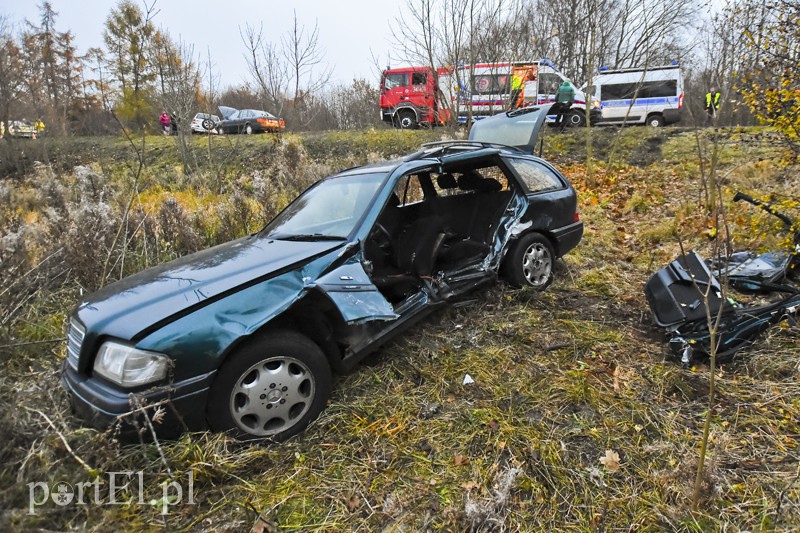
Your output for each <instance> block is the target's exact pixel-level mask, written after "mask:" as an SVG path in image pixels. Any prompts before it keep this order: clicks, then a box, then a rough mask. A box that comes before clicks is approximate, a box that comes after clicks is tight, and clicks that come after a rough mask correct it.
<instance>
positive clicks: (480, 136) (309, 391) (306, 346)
mask: <svg viewBox="0 0 800 533" xmlns="http://www.w3.org/2000/svg"><path fill="white" fill-rule="evenodd" d="M546 114H547V108H525V109H523V110H519V111H515V112H510V113H504V114H501V115H497V116H495V117H491V118H487V119H484V120H482V121H480V122H477V123H476V124H475V125H474V126H473V129H472V131H471V133H470V140H468V141H448V142H443V143H434V144H432V145H425V146H424V147H423V149H422V150H421V151H419V152H417V153H414V154H411V155H409V156H407V157H405V158H403V159H401V160H396V161H391V162H386V163H383V164H378V165H370V166H364V167H358V168H353V169H349V170H345V171H343V172H340V173H338V174H336V175H334V176H331V177H329V178H325V179H323V180H321V181H319V182H318V183H316V184H315V185H313V186H312V187H310V188H309V189H308V190H306V191H305V192H304V193H303V194H301V195H300V196H299V197H298V198H297V199H296V200H295V201H294V202H292V203H291V204H290V205H289V206H288V207H287V208H286V209H285V210H284V211H282V212H281V213H280V214H279V215H278V216H277V217H275V219H274V220H272V221H271V222H270V223H269V224H267V225H266V227H264V229H262V230H261V231H259V232H258V233H256V234H253V235H250V236H248V237H244V238H241V239H238V240H235V241H232V242H229V243H226V244H222V245H220V246H216V247H214V248H210V249H208V250H205V251H201V252H198V253H195V254H192V255H189V256H186V257H182V258H180V259H177V260H175V261H172V262H169V263H166V264H163V265H160V266H157V267H155V268H151V269H149V270H145V271H143V272H140V273H138V274H136V275H133V276H130V277H127V278H125V279H122V280H121V281H119V282H116V283H114V284H111V285H108V286H106V287H104V288H103V289H101V290H99V291H98V292H95V293H94V294H91V295H89V296H87V297H86V298H85V300H84V301H83V302H82V303H81V304H80V305H79V306H78V308H77V309H76V310H75V311H74V313H73V314H72V317H71V319H70V326H69V332H68V344H67V357H66V360H65V363H64V366H63V371H62V380H63V383H64V385H65V386H66V388H67V390H68V391H69V396H70V398H71V402H72V406H73V409H74V411H75V412H76V413H77V414H78V415H79V416H81V417H82V418H84V419H86V420H88V421H89V422H90V423H92V424H93V425H95V426H98V427H108V426H109V425H111V424H113V423H114V422H115V421H122V422H125V421H130V419H131V415H130V414H129V413H130V412H131V411H132V410H133V409H134V408H135V407H138V406H142V405H143V406H150V407H151V408H152V407H154V406H156V405H164V406H165V416H164V417H163V418H164V419H163V420H162V422H161V423H160V424H158V425H157V431H158V432H160V433H162V434H173V435H174V434H177V433H180V432H181V431H182V430H185V429H189V430H200V429H207V428H211V429H213V430H216V431H229V432H231V433H232V434H234V435H235V436H237V437H238V438H241V439H266V438H269V439H273V440H281V439H285V438H287V437H289V436H291V435H294V434H296V433H299V432H301V431H302V430H303V429H305V428H306V426H308V424H309V422H311V421H312V420H313V419H314V418H315V417H317V415H318V414H319V413H320V412H321V411H322V410H323V408H324V407H325V404H326V402H327V400H328V397H329V395H330V392H331V374H332V371H336V372H345V371H348V370H350V369H351V368H352V367H353V366H354V365H355V364H356V363H358V362H359V361H360V360H361V359H363V358H364V357H365V356H366V355H367V354H369V353H370V352H372V351H374V350H375V349H376V348H377V347H379V346H380V345H381V344H383V343H385V342H386V341H387V340H388V339H390V338H391V337H393V336H394V335H396V334H398V333H400V332H402V331H404V330H406V329H408V328H409V327H410V326H412V325H413V324H415V323H417V322H419V321H420V320H421V319H422V318H423V317H425V316H426V315H428V314H429V313H431V312H433V311H434V310H436V309H437V308H439V307H441V306H443V305H446V304H447V303H448V302H449V301H452V300H453V299H454V298H456V297H458V296H460V295H463V294H464V293H466V292H468V291H470V290H472V289H474V288H475V287H477V286H479V285H481V284H484V283H487V282H491V281H494V280H495V279H497V277H498V275H500V276H502V277H504V278H505V279H506V280H508V281H509V282H510V283H512V284H513V285H515V286H530V287H533V288H534V289H538V290H542V289H544V288H546V287H547V286H548V285H549V284H550V282H551V281H552V277H553V262H554V260H555V259H556V258H558V257H560V256H562V255H564V254H566V253H567V252H569V251H570V250H572V249H573V248H574V247H575V246H576V245H577V244H578V243H579V241H580V239H581V236H582V235H583V224H582V222H581V221H580V219H579V216H578V211H577V199H576V194H575V190H574V189H573V188H572V187H571V186H570V184H569V182H568V181H567V180H566V179H565V178H564V176H562V175H561V174H560V173H559V172H558V171H557V170H556V169H555V168H554V167H553V166H551V165H550V164H548V163H547V162H546V161H544V160H542V159H540V158H537V157H534V156H532V155H530V154H531V153H532V151H533V145H534V143H535V142H536V138H537V135H538V132H539V129H540V128H541V125H542V123H543V121H544V119H545V117H546ZM121 415H124V416H123V417H122V418H120V416H121Z"/></svg>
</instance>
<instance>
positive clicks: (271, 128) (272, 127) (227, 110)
mask: <svg viewBox="0 0 800 533" xmlns="http://www.w3.org/2000/svg"><path fill="white" fill-rule="evenodd" d="M219 112H220V113H222V121H221V122H219V123H217V128H216V129H217V133H245V134H247V135H250V134H253V133H263V132H272V133H276V132H281V131H283V130H284V129H285V128H286V123H285V122H284V121H283V119H282V118H278V117H276V116H275V115H273V114H272V113H269V112H267V111H260V110H258V109H234V108H232V107H226V106H219Z"/></svg>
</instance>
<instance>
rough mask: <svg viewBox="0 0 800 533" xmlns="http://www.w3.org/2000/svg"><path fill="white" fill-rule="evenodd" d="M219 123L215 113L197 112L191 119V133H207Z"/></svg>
mask: <svg viewBox="0 0 800 533" xmlns="http://www.w3.org/2000/svg"><path fill="white" fill-rule="evenodd" d="M217 124H219V117H218V116H217V115H209V114H208V113H198V114H196V115H195V116H194V118H193V119H192V133H208V132H209V131H211V130H213V129H214V128H215V127H216V126H217Z"/></svg>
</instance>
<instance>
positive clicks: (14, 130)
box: [8, 119, 37, 139]
mask: <svg viewBox="0 0 800 533" xmlns="http://www.w3.org/2000/svg"><path fill="white" fill-rule="evenodd" d="M8 135H9V137H22V138H25V139H33V138H34V137H35V136H36V135H37V131H36V127H35V126H34V125H33V123H31V122H30V121H29V120H27V119H22V120H12V121H10V122H9V123H8Z"/></svg>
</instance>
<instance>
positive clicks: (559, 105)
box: [550, 80, 575, 131]
mask: <svg viewBox="0 0 800 533" xmlns="http://www.w3.org/2000/svg"><path fill="white" fill-rule="evenodd" d="M574 101H575V89H573V88H572V84H571V83H570V82H569V80H564V83H562V84H561V86H560V87H559V88H558V91H556V103H555V104H554V105H553V107H552V109H551V110H550V112H551V113H556V114H557V115H558V118H557V119H556V124H558V126H559V127H560V128H561V130H562V131H563V130H564V127H566V125H567V113H569V110H570V109H571V108H572V103H573V102H574Z"/></svg>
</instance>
